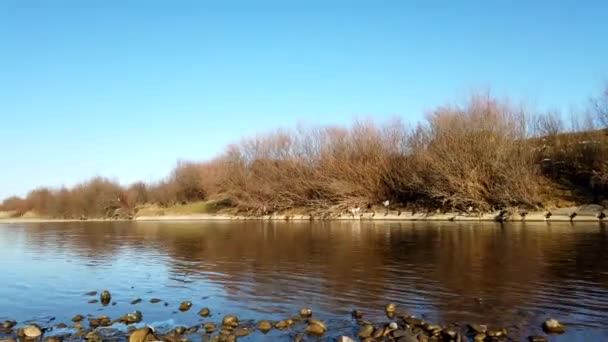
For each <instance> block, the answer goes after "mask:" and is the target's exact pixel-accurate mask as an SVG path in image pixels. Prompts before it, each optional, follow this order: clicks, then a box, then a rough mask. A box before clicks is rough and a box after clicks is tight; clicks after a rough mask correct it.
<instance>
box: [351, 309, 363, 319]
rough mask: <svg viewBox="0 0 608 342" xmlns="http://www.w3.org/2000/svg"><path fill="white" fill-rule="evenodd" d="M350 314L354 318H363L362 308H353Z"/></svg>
mask: <svg viewBox="0 0 608 342" xmlns="http://www.w3.org/2000/svg"><path fill="white" fill-rule="evenodd" d="M350 315H351V316H352V317H353V318H354V319H361V318H363V312H361V311H360V310H353V311H352V312H351V313H350Z"/></svg>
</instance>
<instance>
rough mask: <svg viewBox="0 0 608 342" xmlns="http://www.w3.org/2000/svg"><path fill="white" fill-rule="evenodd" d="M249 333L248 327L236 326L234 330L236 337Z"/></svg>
mask: <svg viewBox="0 0 608 342" xmlns="http://www.w3.org/2000/svg"><path fill="white" fill-rule="evenodd" d="M250 333H251V330H249V329H248V328H237V329H235V330H234V336H236V337H244V336H247V335H249V334H250Z"/></svg>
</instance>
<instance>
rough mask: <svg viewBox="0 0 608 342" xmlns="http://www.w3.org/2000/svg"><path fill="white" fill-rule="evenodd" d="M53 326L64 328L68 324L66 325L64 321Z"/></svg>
mask: <svg viewBox="0 0 608 342" xmlns="http://www.w3.org/2000/svg"><path fill="white" fill-rule="evenodd" d="M55 327H56V328H59V329H64V328H67V327H68V326H67V324H65V323H59V324H57V325H56V326H55Z"/></svg>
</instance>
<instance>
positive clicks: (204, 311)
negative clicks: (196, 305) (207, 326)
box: [198, 308, 211, 317]
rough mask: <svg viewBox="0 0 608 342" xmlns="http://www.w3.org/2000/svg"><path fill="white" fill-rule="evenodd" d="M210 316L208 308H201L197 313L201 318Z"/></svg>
mask: <svg viewBox="0 0 608 342" xmlns="http://www.w3.org/2000/svg"><path fill="white" fill-rule="evenodd" d="M210 314H211V311H209V308H202V309H201V310H200V311H199V312H198V315H199V316H201V317H208V316H209V315H210Z"/></svg>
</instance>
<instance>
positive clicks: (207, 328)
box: [203, 323, 217, 334]
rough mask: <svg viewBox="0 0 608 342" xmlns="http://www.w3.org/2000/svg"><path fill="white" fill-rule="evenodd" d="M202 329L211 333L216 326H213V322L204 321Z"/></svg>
mask: <svg viewBox="0 0 608 342" xmlns="http://www.w3.org/2000/svg"><path fill="white" fill-rule="evenodd" d="M203 329H205V332H207V333H208V334H211V333H213V332H214V331H215V330H216V329H217V327H216V326H215V323H205V324H203Z"/></svg>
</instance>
